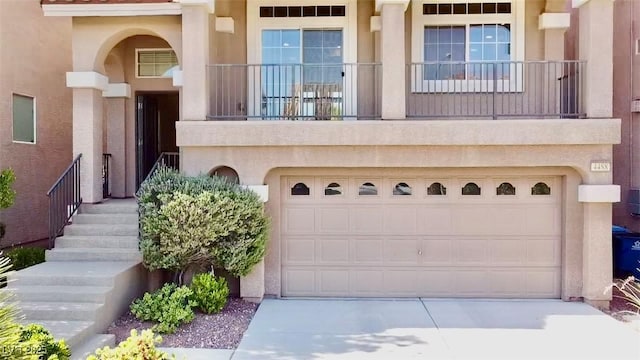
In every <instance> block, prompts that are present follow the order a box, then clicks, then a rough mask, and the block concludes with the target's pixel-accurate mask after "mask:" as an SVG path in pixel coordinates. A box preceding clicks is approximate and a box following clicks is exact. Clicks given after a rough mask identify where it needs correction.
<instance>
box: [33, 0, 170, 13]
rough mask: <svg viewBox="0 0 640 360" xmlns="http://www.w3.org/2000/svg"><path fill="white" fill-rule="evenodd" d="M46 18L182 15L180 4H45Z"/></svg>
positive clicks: (43, 8)
mask: <svg viewBox="0 0 640 360" xmlns="http://www.w3.org/2000/svg"><path fill="white" fill-rule="evenodd" d="M42 10H43V11H44V15H45V16H151V15H181V14H182V4H180V3H179V2H165V3H138V4H131V3H129V4H43V5H42Z"/></svg>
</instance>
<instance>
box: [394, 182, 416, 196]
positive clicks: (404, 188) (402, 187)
mask: <svg viewBox="0 0 640 360" xmlns="http://www.w3.org/2000/svg"><path fill="white" fill-rule="evenodd" d="M411 193H412V191H411V186H409V184H407V183H403V182H401V183H398V184H396V186H395V187H394V188H393V195H411Z"/></svg>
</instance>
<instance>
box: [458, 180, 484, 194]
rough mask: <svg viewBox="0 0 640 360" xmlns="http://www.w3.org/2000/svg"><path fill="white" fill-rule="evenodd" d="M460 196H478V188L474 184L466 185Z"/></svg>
mask: <svg viewBox="0 0 640 360" xmlns="http://www.w3.org/2000/svg"><path fill="white" fill-rule="evenodd" d="M462 195H480V187H479V186H478V185H476V183H468V184H467V185H465V186H464V187H463V188H462Z"/></svg>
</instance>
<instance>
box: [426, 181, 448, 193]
mask: <svg viewBox="0 0 640 360" xmlns="http://www.w3.org/2000/svg"><path fill="white" fill-rule="evenodd" d="M427 195H428V196H446V195H447V188H446V186H444V185H443V184H442V183H441V182H434V183H432V184H431V185H429V187H427Z"/></svg>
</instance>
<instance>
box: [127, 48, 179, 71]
mask: <svg viewBox="0 0 640 360" xmlns="http://www.w3.org/2000/svg"><path fill="white" fill-rule="evenodd" d="M147 51H173V53H174V54H176V60H177V59H178V54H177V53H176V52H175V50H173V49H172V48H170V47H168V48H136V60H135V67H136V78H137V79H171V77H170V76H141V75H140V74H139V69H140V67H139V66H138V65H139V63H138V59H139V56H138V54H139V53H141V52H147ZM176 65H179V62H178V63H176Z"/></svg>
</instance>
